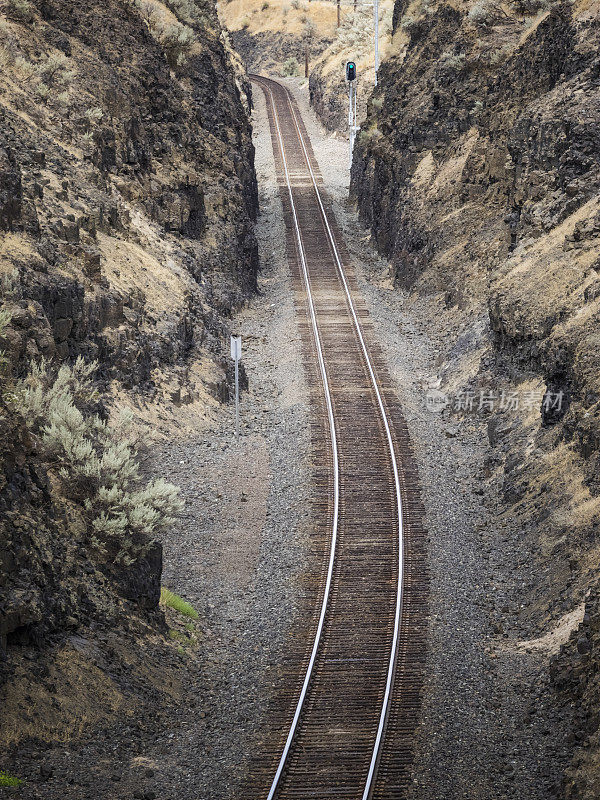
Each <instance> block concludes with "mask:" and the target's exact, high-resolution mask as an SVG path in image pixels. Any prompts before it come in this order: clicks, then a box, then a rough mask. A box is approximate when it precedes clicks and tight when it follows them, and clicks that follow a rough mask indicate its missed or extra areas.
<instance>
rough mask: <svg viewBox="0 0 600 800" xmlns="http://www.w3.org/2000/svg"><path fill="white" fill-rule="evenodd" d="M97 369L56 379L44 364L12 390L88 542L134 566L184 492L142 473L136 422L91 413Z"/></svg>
mask: <svg viewBox="0 0 600 800" xmlns="http://www.w3.org/2000/svg"><path fill="white" fill-rule="evenodd" d="M96 368H97V365H96V364H85V363H84V361H83V359H81V358H78V359H77V361H76V362H75V364H74V365H73V367H72V368H71V367H68V366H62V367H61V368H60V369H59V370H58V372H57V374H56V375H54V376H53V375H52V373H51V371H50V369H49V368H48V367H47V365H46V364H45V362H44V361H42V362H41V363H40V364H38V365H35V364H33V365H32V366H31V370H30V373H29V375H28V376H27V377H26V378H25V379H24V380H22V381H19V382H18V384H17V385H16V387H15V404H16V405H17V410H19V411H20V412H21V414H22V415H23V417H24V418H25V421H26V423H27V425H28V427H29V428H30V430H31V431H32V432H33V433H34V434H35V435H36V436H37V438H38V440H39V442H40V446H41V449H42V451H43V453H44V455H45V457H46V459H47V460H48V462H49V463H50V464H51V466H52V467H53V468H54V471H55V472H56V474H57V477H58V478H59V480H60V481H61V484H62V491H63V494H64V495H65V497H67V498H68V499H70V500H73V501H74V502H76V503H78V504H80V505H81V506H82V507H83V509H84V511H85V516H86V519H87V521H88V524H89V532H90V540H91V543H92V544H93V545H94V546H95V547H96V548H97V549H99V550H104V549H105V548H106V546H110V548H111V550H112V551H113V552H114V553H115V554H116V555H115V561H116V562H120V563H124V564H126V565H128V564H131V563H133V561H134V558H132V555H134V556H135V555H139V554H140V553H142V552H143V551H144V548H145V547H146V545H147V543H148V538H147V537H152V536H154V535H156V534H157V533H159V532H160V531H162V530H164V529H165V528H167V527H169V526H170V525H172V524H173V523H174V522H175V519H176V517H177V515H178V514H179V513H180V511H181V510H182V508H183V504H182V502H181V500H180V499H179V489H177V487H175V486H173V485H171V484H169V483H166V481H164V480H163V479H162V478H158V479H156V480H153V481H145V480H143V479H142V478H141V477H140V474H139V463H138V458H137V450H136V445H135V441H134V439H133V438H132V437H131V427H132V416H131V414H130V413H126V412H122V413H121V414H120V415H118V416H117V418H116V419H115V421H114V424H113V425H109V424H108V423H107V422H106V421H105V420H103V419H101V418H100V416H99V415H98V414H96V413H94V412H93V411H92V410H91V404H92V403H93V402H94V401H95V399H96V396H97V393H96V391H95V389H94V384H93V377H94V374H95V371H96Z"/></svg>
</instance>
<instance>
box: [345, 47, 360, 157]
mask: <svg viewBox="0 0 600 800" xmlns="http://www.w3.org/2000/svg"><path fill="white" fill-rule="evenodd" d="M356 78H357V72H356V62H354V61H348V62H347V64H346V83H347V84H348V133H349V138H350V153H349V159H348V169H352V153H353V151H354V140H355V138H356V133H357V131H358V125H357V124H356Z"/></svg>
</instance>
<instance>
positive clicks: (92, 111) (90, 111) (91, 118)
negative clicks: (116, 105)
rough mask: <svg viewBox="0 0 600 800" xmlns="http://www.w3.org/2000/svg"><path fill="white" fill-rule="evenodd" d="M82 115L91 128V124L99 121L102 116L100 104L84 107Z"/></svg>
mask: <svg viewBox="0 0 600 800" xmlns="http://www.w3.org/2000/svg"><path fill="white" fill-rule="evenodd" d="M84 115H85V118H86V120H87V124H88V128H91V127H92V125H95V124H97V123H98V122H100V121H101V119H102V117H103V116H104V111H103V110H102V109H101V108H100V106H94V107H93V108H86V110H85V111H84Z"/></svg>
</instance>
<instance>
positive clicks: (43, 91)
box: [35, 83, 50, 103]
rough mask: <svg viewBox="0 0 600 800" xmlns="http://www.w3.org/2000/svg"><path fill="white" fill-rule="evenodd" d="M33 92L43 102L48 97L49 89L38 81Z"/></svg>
mask: <svg viewBox="0 0 600 800" xmlns="http://www.w3.org/2000/svg"><path fill="white" fill-rule="evenodd" d="M35 92H36V94H37V96H38V97H39V98H40V99H41V100H43V102H44V103H45V102H47V100H48V98H49V97H50V89H49V88H48V86H46V84H45V83H38V85H37V86H36V87H35Z"/></svg>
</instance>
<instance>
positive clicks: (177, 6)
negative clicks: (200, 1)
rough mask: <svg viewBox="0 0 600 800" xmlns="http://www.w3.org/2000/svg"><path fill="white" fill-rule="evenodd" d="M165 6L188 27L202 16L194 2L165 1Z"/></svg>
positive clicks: (188, 0) (187, 0) (190, 0)
mask: <svg viewBox="0 0 600 800" xmlns="http://www.w3.org/2000/svg"><path fill="white" fill-rule="evenodd" d="M167 5H168V7H169V8H170V9H171V11H173V12H174V13H175V15H176V16H177V17H178V18H179V19H180V20H181V21H182V22H186V23H187V24H188V25H193V24H194V23H195V22H199V21H200V20H201V19H202V17H203V16H204V15H203V14H202V12H201V11H200V9H199V8H198V6H197V5H196V3H195V2H194V0H167Z"/></svg>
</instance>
